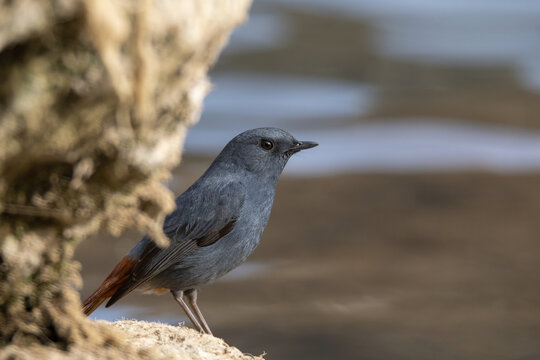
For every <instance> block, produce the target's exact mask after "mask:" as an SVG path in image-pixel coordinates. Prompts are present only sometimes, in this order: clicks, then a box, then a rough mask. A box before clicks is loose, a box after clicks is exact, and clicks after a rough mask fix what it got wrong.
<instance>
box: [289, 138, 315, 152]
mask: <svg viewBox="0 0 540 360" xmlns="http://www.w3.org/2000/svg"><path fill="white" fill-rule="evenodd" d="M317 145H319V144H317V143H316V142H313V141H299V142H297V143H296V144H295V145H294V146H293V147H292V148H290V149H289V151H292V152H295V153H296V152H299V151H300V150H306V149H311V148H314V147H315V146H317Z"/></svg>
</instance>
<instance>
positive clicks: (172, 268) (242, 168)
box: [82, 127, 318, 334]
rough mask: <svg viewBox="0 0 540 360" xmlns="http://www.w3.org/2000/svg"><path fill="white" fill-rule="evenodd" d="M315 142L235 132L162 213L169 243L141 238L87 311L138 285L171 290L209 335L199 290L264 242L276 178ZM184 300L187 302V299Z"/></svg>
mask: <svg viewBox="0 0 540 360" xmlns="http://www.w3.org/2000/svg"><path fill="white" fill-rule="evenodd" d="M317 145H318V144H317V143H316V142H312V141H298V140H296V139H295V138H294V137H293V136H292V135H291V134H289V133H288V132H286V131H285V130H282V129H278V128H270V127H266V128H257V129H252V130H247V131H244V132H242V133H241V134H239V135H237V136H235V137H234V138H233V139H232V140H231V141H229V143H227V145H225V147H224V148H223V150H222V151H221V152H220V153H219V155H218V156H217V157H216V158H215V159H214V161H213V162H212V164H211V165H210V167H209V168H208V169H207V170H206V171H205V172H204V173H203V175H202V176H201V177H200V178H199V179H198V180H197V181H195V182H194V183H193V185H191V186H190V187H189V188H188V189H187V190H186V191H185V192H184V193H182V194H181V195H180V196H178V197H177V198H176V200H175V204H176V208H175V210H173V211H172V212H171V213H170V214H168V215H167V216H166V217H165V220H164V224H163V232H164V233H165V235H166V236H167V237H168V238H169V240H170V244H169V246H168V247H165V248H161V247H159V246H157V245H156V244H155V242H153V241H152V239H151V238H150V237H149V236H147V235H146V236H144V237H143V238H142V239H141V240H140V241H139V242H138V243H137V244H136V245H135V246H134V247H133V248H132V249H131V250H130V251H129V252H128V253H127V254H126V255H125V256H124V257H123V258H122V259H121V260H120V261H119V262H118V264H117V265H116V266H115V267H114V269H113V270H112V271H111V273H110V274H109V275H108V276H107V277H106V278H105V280H104V281H103V283H102V284H101V285H100V286H99V287H98V289H97V290H96V291H94V292H93V293H92V294H91V295H90V296H89V297H88V298H87V299H86V300H85V301H84V302H83V306H82V310H83V312H84V314H86V315H87V316H88V315H90V314H91V313H92V312H93V311H94V310H95V309H96V308H98V307H99V306H100V305H101V304H102V303H103V302H105V301H106V300H108V302H107V303H106V305H105V306H106V307H109V306H111V305H113V304H115V303H116V302H117V301H118V300H120V299H121V298H123V297H124V296H126V295H127V294H129V293H130V292H131V291H133V290H135V289H137V290H142V291H144V292H147V293H148V292H149V293H154V294H163V293H166V292H170V293H171V294H172V295H173V297H174V299H175V300H176V302H177V303H178V304H179V305H180V307H181V308H182V309H183V311H184V312H185V314H186V315H187V317H188V318H189V319H190V321H191V323H192V324H193V326H194V327H195V328H196V329H197V330H198V331H199V332H201V333H206V334H212V331H211V330H210V327H209V326H208V323H207V322H206V320H205V318H204V316H203V314H202V312H201V311H200V309H199V307H198V305H197V289H198V288H199V287H200V286H201V285H204V284H207V283H210V282H212V281H214V280H215V279H217V278H219V277H221V276H223V275H225V274H226V273H228V272H229V271H231V270H233V269H234V268H236V267H237V266H238V265H240V264H241V263H243V262H244V261H245V260H246V259H247V258H248V256H249V255H250V254H251V253H252V252H253V251H254V250H255V248H256V247H257V245H258V244H259V241H260V238H261V236H262V233H263V231H264V229H265V227H266V225H267V222H268V218H269V216H270V211H271V209H272V205H273V202H274V194H275V191H276V185H277V182H278V178H279V176H280V175H281V173H282V171H283V168H284V167H285V165H286V164H287V161H288V160H289V159H290V158H291V156H292V155H294V154H296V153H298V152H299V151H301V150H305V149H310V148H313V147H315V146H317ZM186 301H187V303H186Z"/></svg>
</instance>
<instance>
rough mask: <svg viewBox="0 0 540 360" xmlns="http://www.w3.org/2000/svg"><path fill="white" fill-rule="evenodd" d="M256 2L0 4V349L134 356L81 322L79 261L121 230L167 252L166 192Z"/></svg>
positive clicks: (59, 0)
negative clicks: (87, 246)
mask: <svg viewBox="0 0 540 360" xmlns="http://www.w3.org/2000/svg"><path fill="white" fill-rule="evenodd" d="M249 3H250V1H249V0H242V1H240V0H234V1H233V0H231V1H224V0H205V1H199V0H186V1H181V2H177V1H172V0H170V1H155V2H154V1H150V0H139V1H120V0H118V1H105V0H88V1H81V0H79V1H64V0H50V1H40V0H21V1H9V2H3V3H2V4H0V78H1V79H2V81H1V82H0V214H1V221H0V324H2V327H1V328H0V344H1V345H7V344H11V346H10V347H9V351H12V352H13V351H18V350H17V348H16V346H25V348H26V349H29V348H30V347H31V346H34V347H35V346H38V345H37V344H41V345H46V346H49V345H53V346H54V347H56V349H60V350H64V351H65V350H69V351H74V352H77V351H79V353H78V354H79V355H81V354H83V353H88V354H91V353H92V352H94V353H95V354H101V355H99V356H102V355H103V354H104V353H103V351H105V350H104V349H109V350H110V351H112V352H114V349H118V348H123V349H122V350H121V352H122V353H123V354H124V355H126V354H131V355H132V356H135V357H136V356H137V352H136V351H131V350H128V349H127V348H126V345H125V343H124V342H123V341H121V339H122V335H119V333H118V332H114V331H110V330H107V327H105V326H104V325H100V326H97V325H93V324H92V323H91V322H89V321H87V320H86V319H85V318H84V317H83V316H82V315H81V314H80V311H79V306H80V303H79V299H78V295H77V293H76V292H75V291H74V290H73V286H77V285H78V284H79V282H80V279H79V275H78V270H77V268H76V265H75V264H73V262H72V261H71V258H72V253H73V249H74V247H75V246H76V244H77V242H78V241H80V240H81V239H83V238H84V237H86V236H87V235H89V234H92V233H95V232H96V231H98V230H100V229H101V230H105V231H108V232H110V233H112V234H119V233H120V232H122V231H123V230H124V229H125V228H127V227H137V228H138V229H139V230H140V231H141V232H144V233H149V234H151V235H152V236H153V238H154V239H155V240H156V241H157V242H158V243H159V244H161V245H165V244H166V243H167V240H166V238H165V237H164V236H163V235H162V233H161V223H162V221H163V218H164V215H165V214H166V213H167V212H168V211H170V210H171V208H172V206H173V197H172V195H171V193H170V192H169V191H168V190H167V189H165V188H164V187H163V186H162V185H161V184H160V181H162V180H163V179H164V178H166V177H167V176H168V175H169V170H170V169H171V168H172V167H173V166H174V165H176V164H177V163H178V161H179V160H180V154H181V152H180V149H181V148H182V144H183V140H184V136H185V133H186V129H187V128H188V127H189V126H191V125H192V124H194V123H195V122H196V121H197V120H198V117H199V114H200V111H201V105H202V100H203V97H204V95H205V94H206V92H207V90H208V88H209V86H208V80H207V77H206V73H207V70H208V68H209V66H210V65H211V64H212V63H213V62H214V61H215V60H216V58H217V55H218V54H219V51H220V50H221V48H222V46H223V45H224V44H225V42H226V40H227V38H228V36H229V33H230V31H231V30H232V29H233V28H234V26H236V25H238V24H239V23H241V22H242V21H243V20H244V19H245V17H246V13H247V10H248V7H249ZM96 345H97V347H96ZM19 350H21V349H19ZM50 351H54V350H50ZM107 351H108V350H107ZM112 352H111V354H112ZM108 354H109V353H108ZM131 355H130V356H131ZM21 356H22V355H21ZM81 356H82V355H81ZM88 356H90V357H91V356H92V355H88ZM107 356H109V355H107ZM126 356H128V355H126Z"/></svg>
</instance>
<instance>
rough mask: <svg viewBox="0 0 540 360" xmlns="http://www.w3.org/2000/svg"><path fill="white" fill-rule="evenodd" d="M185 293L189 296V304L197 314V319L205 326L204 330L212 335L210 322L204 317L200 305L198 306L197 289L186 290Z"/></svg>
mask: <svg viewBox="0 0 540 360" xmlns="http://www.w3.org/2000/svg"><path fill="white" fill-rule="evenodd" d="M184 295H185V296H186V297H187V299H188V304H189V306H190V307H191V309H192V310H193V312H194V313H195V315H196V316H197V319H198V320H199V323H200V324H201V325H202V327H203V328H204V331H205V332H206V333H207V334H210V335H212V331H211V330H210V327H209V326H208V323H207V322H206V320H205V319H204V316H203V314H202V312H201V310H199V307H198V306H197V289H188V290H186V291H184Z"/></svg>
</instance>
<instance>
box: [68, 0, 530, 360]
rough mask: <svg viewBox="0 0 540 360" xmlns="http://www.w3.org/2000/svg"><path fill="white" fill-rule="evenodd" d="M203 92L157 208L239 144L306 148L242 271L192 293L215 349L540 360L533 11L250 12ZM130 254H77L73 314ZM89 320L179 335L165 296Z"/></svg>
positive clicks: (109, 246) (384, 5)
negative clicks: (273, 139)
mask: <svg viewBox="0 0 540 360" xmlns="http://www.w3.org/2000/svg"><path fill="white" fill-rule="evenodd" d="M211 78H212V81H213V83H214V89H213V91H212V93H211V94H209V96H208V97H207V99H206V101H205V109H204V113H203V115H202V118H201V121H200V122H199V123H198V124H197V125H196V126H195V127H194V128H193V129H192V130H191V131H190V132H189V133H188V138H187V140H186V141H187V142H186V152H185V156H184V159H183V161H182V164H181V165H180V166H179V168H178V169H177V170H176V172H175V173H174V177H173V178H172V179H171V180H170V182H169V184H168V185H169V186H170V188H171V189H172V190H173V191H174V192H175V194H180V193H181V192H183V191H184V190H185V189H186V188H187V187H188V186H189V185H190V184H191V183H192V182H193V181H194V180H195V179H196V178H198V177H199V176H200V175H201V174H202V173H203V171H204V170H205V169H206V168H207V167H208V165H209V164H210V162H211V160H212V159H213V157H214V156H215V155H216V154H217V153H218V152H219V150H220V149H221V148H222V147H223V146H224V145H225V144H226V142H227V141H228V140H230V139H231V138H232V137H233V136H234V135H236V134H238V133H240V132H242V131H244V130H246V129H249V128H254V127H258V126H276V127H281V128H284V129H286V130H288V131H290V132H291V133H293V134H294V135H295V136H296V137H297V138H298V139H301V140H313V141H317V142H319V143H320V146H319V147H317V148H315V149H313V150H310V151H306V152H305V153H301V154H299V155H296V156H295V157H294V158H293V159H292V160H291V161H290V162H289V164H288V165H287V168H286V171H285V173H284V176H283V177H282V178H281V180H280V183H279V186H278V190H277V196H276V200H275V203H274V209H273V213H272V216H271V219H270V223H269V225H268V228H267V230H266V232H265V234H264V236H263V239H262V242H261V245H260V246H259V248H258V249H257V251H256V252H255V254H254V255H253V256H252V257H251V258H250V259H249V261H248V262H247V263H246V264H245V265H243V266H241V267H240V268H238V269H237V270H235V271H234V272H232V273H230V274H229V275H228V276H226V277H225V278H223V279H221V280H219V281H218V282H216V283H215V284H213V285H210V286H206V287H203V288H202V289H201V290H200V295H199V305H200V306H201V308H202V310H203V312H204V313H205V316H206V318H207V320H208V321H209V323H210V325H211V326H212V329H213V331H214V333H215V334H216V335H217V336H218V337H223V338H224V339H225V340H226V341H227V342H228V343H229V344H231V345H234V346H237V347H239V348H240V349H242V350H243V351H245V352H249V353H252V354H261V353H263V352H267V353H268V354H267V355H266V358H267V359H330V358H331V359H490V360H494V359H495V360H496V359H523V360H525V359H531V360H532V359H539V358H540V287H539V282H538V276H539V274H540V261H539V260H538V253H539V251H540V242H539V239H540V222H539V221H538V217H539V216H540V173H539V171H540V129H539V127H540V2H538V1H535V0H513V1H507V0H475V1H470V0H407V1H406V0H334V1H325V0H256V1H255V3H254V5H253V8H252V10H251V17H250V19H249V21H248V22H247V23H246V24H244V25H243V26H242V27H241V28H239V29H237V30H236V31H235V33H234V34H233V36H232V39H231V41H230V44H229V46H228V47H227V48H226V50H225V52H224V54H223V55H222V56H221V58H220V59H219V61H218V63H217V65H216V67H215V68H214V70H213V71H212V74H211ZM139 238H140V234H136V233H128V234H125V235H124V236H123V237H122V238H121V239H120V241H117V240H116V239H115V240H114V241H113V240H112V239H111V238H109V237H99V241H100V242H101V244H102V246H101V247H98V246H96V242H95V241H86V242H84V243H82V245H81V246H79V248H78V249H77V259H78V261H80V262H81V263H82V266H83V269H82V270H83V271H82V275H83V279H84V288H83V289H82V297H86V296H87V295H89V294H90V293H91V291H93V290H94V289H95V288H96V287H97V286H98V285H99V283H100V282H101V281H102V280H103V279H104V277H105V276H106V275H107V274H108V273H109V271H110V270H111V269H112V268H113V266H114V265H115V264H116V262H117V261H118V260H119V259H120V258H121V257H122V256H123V255H124V254H125V253H126V252H127V251H128V250H129V248H131V246H132V245H134V244H135V243H136V242H137V241H138V240H139ZM96 241H98V240H96ZM105 246H106V251H104V249H105ZM92 317H93V318H96V319H107V320H114V319H120V318H137V319H141V320H154V321H156V320H157V321H162V322H166V323H172V324H177V323H178V322H186V324H189V321H188V320H187V319H186V318H185V317H184V315H183V313H182V311H181V309H180V308H179V307H178V305H177V304H176V303H175V302H174V301H173V299H172V297H171V296H170V295H162V296H160V297H156V296H145V295H139V294H135V293H134V294H131V295H130V296H128V297H127V298H125V299H122V301H120V302H119V303H118V304H117V305H115V306H114V307H112V308H109V309H102V308H100V309H99V310H98V311H96V312H95V313H94V314H93V315H92Z"/></svg>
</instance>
